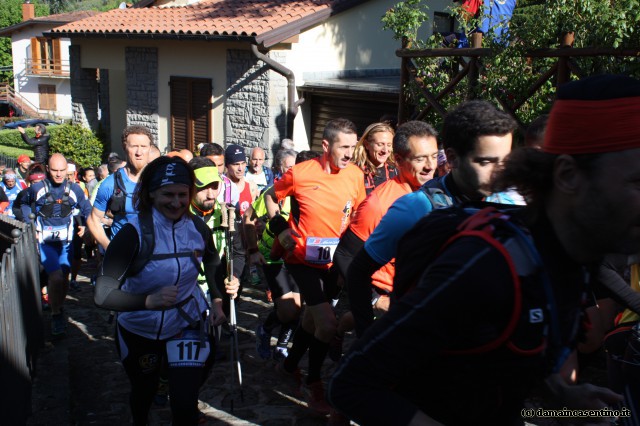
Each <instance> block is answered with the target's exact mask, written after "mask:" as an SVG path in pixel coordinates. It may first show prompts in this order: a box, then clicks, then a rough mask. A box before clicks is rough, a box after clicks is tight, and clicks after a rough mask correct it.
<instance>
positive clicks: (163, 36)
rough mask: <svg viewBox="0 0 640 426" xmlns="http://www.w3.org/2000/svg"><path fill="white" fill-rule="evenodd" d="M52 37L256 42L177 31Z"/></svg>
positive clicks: (54, 35)
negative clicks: (177, 32)
mask: <svg viewBox="0 0 640 426" xmlns="http://www.w3.org/2000/svg"><path fill="white" fill-rule="evenodd" d="M44 35H45V36H47V37H52V38H64V37H66V38H70V39H74V38H76V39H81V38H98V39H100V38H107V39H129V40H131V39H133V40H143V39H146V40H190V41H239V42H248V43H255V42H256V39H255V37H254V36H243V35H231V34H225V35H222V34H176V33H130V32H122V33H120V32H89V31H83V32H72V31H65V32H48V33H45V34H44Z"/></svg>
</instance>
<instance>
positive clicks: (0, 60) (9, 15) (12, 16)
mask: <svg viewBox="0 0 640 426" xmlns="http://www.w3.org/2000/svg"><path fill="white" fill-rule="evenodd" d="M22 3H24V1H23V0H2V7H0V28H5V27H10V26H11V25H15V24H18V23H20V22H22ZM32 3H33V4H34V5H35V12H36V16H44V15H47V14H48V13H49V8H48V7H47V5H45V4H43V3H42V2H41V1H40V0H33V1H32ZM11 64H12V59H11V37H0V67H10V66H11ZM11 80H13V73H12V72H0V81H11Z"/></svg>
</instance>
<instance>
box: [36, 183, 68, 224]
mask: <svg viewBox="0 0 640 426" xmlns="http://www.w3.org/2000/svg"><path fill="white" fill-rule="evenodd" d="M42 184H43V185H44V188H45V191H47V192H46V193H45V195H44V204H43V206H42V207H41V208H40V210H39V211H38V216H42V217H46V218H50V217H52V216H53V206H54V204H60V217H68V216H71V213H72V212H73V207H72V206H71V202H70V201H69V194H70V193H71V184H72V182H71V181H70V180H68V179H67V183H66V185H65V188H64V194H63V195H62V198H60V199H58V200H56V199H54V198H53V195H51V184H50V183H49V181H48V180H47V179H45V180H43V181H42ZM34 201H35V200H34Z"/></svg>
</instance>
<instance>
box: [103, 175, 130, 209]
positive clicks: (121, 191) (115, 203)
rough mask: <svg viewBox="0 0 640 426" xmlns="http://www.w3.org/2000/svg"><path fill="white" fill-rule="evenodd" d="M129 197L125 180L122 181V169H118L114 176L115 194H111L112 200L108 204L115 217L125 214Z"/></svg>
mask: <svg viewBox="0 0 640 426" xmlns="http://www.w3.org/2000/svg"><path fill="white" fill-rule="evenodd" d="M127 195H128V194H127V190H126V188H125V186H124V180H122V175H121V174H120V169H118V170H116V171H115V173H114V174H113V194H111V198H110V199H109V202H108V203H107V209H108V210H110V211H111V214H113V215H114V216H115V215H120V214H125V206H126V203H127Z"/></svg>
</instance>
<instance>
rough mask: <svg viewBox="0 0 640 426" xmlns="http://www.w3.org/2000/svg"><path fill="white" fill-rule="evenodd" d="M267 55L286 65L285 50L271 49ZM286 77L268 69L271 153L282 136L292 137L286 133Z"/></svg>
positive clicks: (273, 152)
mask: <svg viewBox="0 0 640 426" xmlns="http://www.w3.org/2000/svg"><path fill="white" fill-rule="evenodd" d="M269 57H270V58H272V59H273V60H274V61H276V62H278V63H280V64H282V65H284V66H285V67H286V66H287V54H286V52H285V51H281V50H280V51H277V50H272V51H270V52H269ZM287 85H288V83H287V78H286V77H285V76H283V75H282V74H279V73H277V72H275V71H273V70H270V71H269V140H268V148H269V150H271V153H272V155H274V156H275V153H276V152H277V151H278V149H279V148H280V143H281V142H282V139H284V138H289V139H291V138H293V135H287V134H286V132H287V108H288V106H289V100H288V98H287V95H288V93H287Z"/></svg>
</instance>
